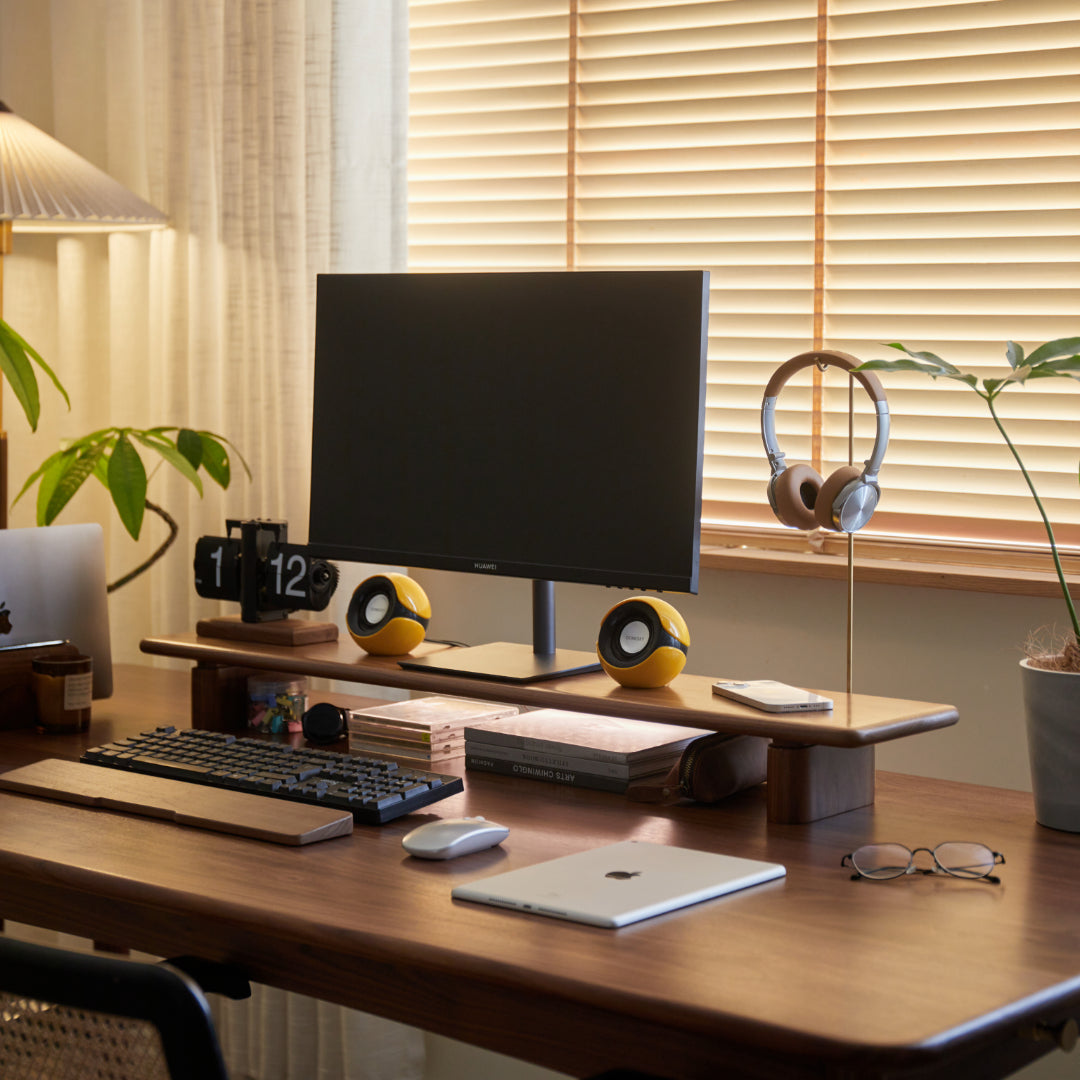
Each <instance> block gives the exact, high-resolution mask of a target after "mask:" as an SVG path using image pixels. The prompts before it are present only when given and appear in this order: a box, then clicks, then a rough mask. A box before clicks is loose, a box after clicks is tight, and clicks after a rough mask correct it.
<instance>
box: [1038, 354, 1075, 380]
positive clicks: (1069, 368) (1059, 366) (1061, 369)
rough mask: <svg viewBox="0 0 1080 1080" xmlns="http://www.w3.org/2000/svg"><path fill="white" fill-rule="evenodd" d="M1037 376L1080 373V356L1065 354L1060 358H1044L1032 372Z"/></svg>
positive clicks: (1047, 376)
mask: <svg viewBox="0 0 1080 1080" xmlns="http://www.w3.org/2000/svg"><path fill="white" fill-rule="evenodd" d="M1032 374H1033V375H1034V376H1035V377H1036V378H1050V377H1051V376H1054V375H1072V376H1074V377H1075V376H1076V375H1077V374H1080V356H1063V357H1062V358H1061V359H1060V360H1044V361H1043V362H1042V363H1041V364H1039V365H1038V366H1037V367H1036V368H1035V369H1034V370H1033V372H1032Z"/></svg>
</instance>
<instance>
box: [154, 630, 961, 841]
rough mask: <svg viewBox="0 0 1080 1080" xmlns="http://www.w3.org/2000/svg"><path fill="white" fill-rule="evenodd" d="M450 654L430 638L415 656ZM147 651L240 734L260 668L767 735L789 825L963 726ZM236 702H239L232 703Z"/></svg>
mask: <svg viewBox="0 0 1080 1080" xmlns="http://www.w3.org/2000/svg"><path fill="white" fill-rule="evenodd" d="M444 647H445V646H439V645H432V644H429V643H427V642H425V643H423V644H422V645H420V646H419V647H418V648H417V649H416V650H415V651H414V655H429V654H430V653H432V652H435V651H438V650H439V649H441V648H444ZM140 648H141V649H142V651H143V652H145V653H150V654H155V655H159V656H172V657H180V658H184V659H188V660H193V661H195V664H196V666H195V668H194V669H193V671H192V723H193V724H194V725H195V726H198V727H229V726H234V725H233V724H232V723H230V722H229V719H228V718H229V715H230V714H229V709H232V715H235V703H236V700H237V696H238V695H239V694H241V693H242V679H243V677H244V676H245V675H246V673H247V672H248V671H250V670H251V669H253V668H255V669H264V670H265V669H269V670H273V671H287V672H291V673H294V674H298V675H309V676H316V677H321V678H327V679H337V680H341V681H345V682H355V683H360V684H364V685H368V686H393V687H397V688H399V689H403V690H414V691H420V692H427V693H435V694H455V695H458V696H461V697H471V698H479V699H482V700H485V701H500V702H506V703H508V704H512V705H524V706H528V707H530V708H549V709H568V710H573V711H576V712H591V713H600V714H603V715H608V716H626V717H631V718H633V719H635V720H652V721H656V722H660V723H669V724H683V725H687V726H690V727H700V728H702V729H704V730H709V731H727V732H730V733H732V734H738V735H754V736H759V737H762V738H766V739H769V740H770V744H769V755H768V789H767V791H768V799H767V803H768V816H769V820H770V821H772V822H777V823H798V822H808V821H816V820H818V819H819V818H823V817H829V816H831V815H833V814H839V813H843V812H844V811H846V810H852V809H854V808H856V807H859V806H866V805H868V804H869V803H871V802H873V799H874V746H875V744H877V743H879V742H886V741H888V740H890V739H898V738H903V737H905V736H907V735H915V734H918V733H919V732H922V731H932V730H935V729H937V728H942V727H948V726H950V725H951V724H954V723H956V721H957V719H958V714H957V711H956V709H955V708H954V707H953V706H951V705H941V704H933V703H929V702H923V701H905V700H901V699H898V698H882V697H872V696H870V695H866V694H847V693H841V692H837V691H834V690H828V689H820V690H818V692H819V693H823V694H826V695H827V696H829V697H831V698H832V699H833V701H834V708H833V710H832V711H831V712H828V713H806V714H776V715H774V714H769V713H765V712H761V711H759V710H757V709H752V708H750V707H748V706H745V705H740V704H738V703H737V702H734V701H728V700H726V699H724V698H720V697H717V696H716V695H715V694H713V693H712V683H713V681H714V678H715V677H716V676H702V675H687V674H685V673H684V674H682V675H679V676H678V677H677V678H676V679H675V680H674V681H673V682H672V683H671V684H670V685H668V686H665V687H661V688H658V689H653V690H631V689H627V688H625V687H621V686H618V685H616V684H615V683H614V682H612V680H611V679H610V678H608V676H607V675H605V674H603V673H602V672H598V673H591V674H585V675H571V676H569V677H566V678H559V679H551V680H548V681H544V682H539V683H527V684H517V683H505V682H496V681H494V680H488V679H479V678H470V677H466V676H460V675H445V674H441V673H437V672H427V671H406V670H404V669H403V668H401V667H399V666H398V664H397V659H396V658H394V657H376V656H369V655H367V654H366V653H364V652H362V651H361V650H360V649H359V648H358V647H357V646H356V645H355V644H354V643H353V642H352V641H351V640H345V639H340V638H339V639H338V640H336V641H326V642H320V643H317V644H312V645H304V646H298V647H288V646H281V645H272V644H262V643H256V642H240V641H226V640H223V639H221V638H212V637H200V636H198V635H197V634H193V633H186V634H178V635H175V636H168V637H152V638H145V639H144V640H143V641H142V642H141V644H140ZM230 701H231V702H232V705H231V706H229V705H225V704H223V703H228V702H230Z"/></svg>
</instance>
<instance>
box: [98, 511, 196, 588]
mask: <svg viewBox="0 0 1080 1080" xmlns="http://www.w3.org/2000/svg"><path fill="white" fill-rule="evenodd" d="M146 509H147V510H153V512H154V513H155V514H157V515H158V517H160V518H163V519H164V520H165V524H166V525H168V526H169V535H168V536H167V537H166V538H165V542H164V543H163V544H162V545H161V546H160V547H159V548H158V549H157V550H156V551H155V552H154V553H153V555H151V556H150V557H149V558H148V559H146V561H145V562H141V563H139V565H138V566H136V567H135V569H134V570H130V571H129V572H128V573H126V574H125V575H124V576H123V577H122V578H117V579H116V581H113V582H111V583H110V585H109V587H108V590H107V591H108V592H115V591H116V590H117V589H119V588H120V586H121V585H126V584H127V583H128V582H129V581H131V580H132V579H133V578H137V577H138V576H139V575H140V574H141V573H142V572H143V571H144V570H149V569H150V567H151V566H153V565H154V563H156V562H157V561H158V559H160V558H161V556H162V555H164V554H165V552H166V551H168V550H169V548H170V547H172V545H173V541H174V540H175V539H176V537H177V535H178V534H179V532H180V526H179V525H177V524H176V522H175V521H174V520H173V518H172V517H171V516H170V515H169V513H168V511H167V510H165V509H163V508H162V507H160V506H158V505H157V503H152V502H151V501H150V500H149V499H147V500H146Z"/></svg>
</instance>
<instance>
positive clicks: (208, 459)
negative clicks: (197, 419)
mask: <svg viewBox="0 0 1080 1080" xmlns="http://www.w3.org/2000/svg"><path fill="white" fill-rule="evenodd" d="M199 434H200V436H201V441H202V447H203V454H202V463H203V467H204V468H205V469H206V473H207V475H208V476H209V477H210V479H211V480H213V481H214V483H215V484H217V485H218V486H219V487H222V488H227V487H228V486H229V482H230V480H231V479H232V472H231V469H230V466H229V452H228V451H227V450H226V449H225V447H224V445H223V444H222V443H221V442H219V441H218V440H217V439H216V438H215V437H214V436H212V435H210V434H208V433H207V432H205V431H202V432H200V433H199Z"/></svg>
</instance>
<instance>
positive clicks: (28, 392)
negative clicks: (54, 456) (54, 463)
mask: <svg viewBox="0 0 1080 1080" xmlns="http://www.w3.org/2000/svg"><path fill="white" fill-rule="evenodd" d="M0 373H2V374H3V375H4V377H5V378H6V379H7V381H8V382H9V383H10V384H11V389H12V390H14V391H15V399H16V401H18V403H19V404H20V405H21V406H22V410H23V412H24V413H25V414H26V420H27V423H29V425H30V430H31V431H37V425H38V417H39V416H40V415H41V400H40V398H39V397H38V384H37V378H36V377H35V375H34V369H33V366H32V365H31V363H30V360H29V358H28V357H27V355H26V350H25V349H24V348H23V347H22V344H21V343H20V341H19V340H18V338H17V335H16V334H15V332H14V331H13V330H12V329H11V328H10V327H9V326H8V324H7V323H5V322H3V321H0Z"/></svg>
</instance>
